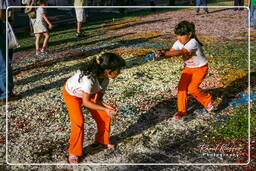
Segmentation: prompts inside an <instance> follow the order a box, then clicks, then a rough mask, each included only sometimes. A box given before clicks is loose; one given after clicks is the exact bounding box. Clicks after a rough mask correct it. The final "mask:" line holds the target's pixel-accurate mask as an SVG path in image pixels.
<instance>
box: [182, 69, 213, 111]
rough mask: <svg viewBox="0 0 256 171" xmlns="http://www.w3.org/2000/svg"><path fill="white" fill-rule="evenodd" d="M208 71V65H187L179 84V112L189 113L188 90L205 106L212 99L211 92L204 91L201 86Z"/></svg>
mask: <svg viewBox="0 0 256 171" xmlns="http://www.w3.org/2000/svg"><path fill="white" fill-rule="evenodd" d="M207 72H208V65H204V66H202V67H198V68H188V67H185V68H184V69H183V71H182V74H181V78H180V81H179V85H178V112H179V113H181V114H186V113H187V94H188V92H189V93H190V94H191V95H192V96H194V97H195V98H196V100H197V101H199V102H200V103H201V104H202V105H203V106H205V107H206V106H207V105H208V104H209V103H210V102H211V101H212V96H211V95H210V94H209V93H205V92H203V90H202V89H201V88H200V87H199V86H200V84H201V83H202V82H203V80H204V78H205V76H206V74H207Z"/></svg>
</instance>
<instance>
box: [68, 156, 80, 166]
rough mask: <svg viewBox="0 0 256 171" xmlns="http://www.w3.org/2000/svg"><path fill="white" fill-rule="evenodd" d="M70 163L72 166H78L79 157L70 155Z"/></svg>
mask: <svg viewBox="0 0 256 171" xmlns="http://www.w3.org/2000/svg"><path fill="white" fill-rule="evenodd" d="M68 162H69V163H70V164H77V163H78V156H74V155H72V154H69V155H68Z"/></svg>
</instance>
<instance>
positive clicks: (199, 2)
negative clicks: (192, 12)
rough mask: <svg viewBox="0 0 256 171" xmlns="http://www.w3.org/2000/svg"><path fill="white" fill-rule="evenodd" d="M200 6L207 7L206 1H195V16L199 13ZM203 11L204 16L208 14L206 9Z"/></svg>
mask: <svg viewBox="0 0 256 171" xmlns="http://www.w3.org/2000/svg"><path fill="white" fill-rule="evenodd" d="M200 5H203V6H207V0H196V6H197V8H196V14H197V15H199V12H200ZM204 11H205V13H206V14H208V13H209V11H208V8H207V7H204Z"/></svg>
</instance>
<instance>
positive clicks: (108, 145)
mask: <svg viewBox="0 0 256 171" xmlns="http://www.w3.org/2000/svg"><path fill="white" fill-rule="evenodd" d="M104 146H105V147H106V148H107V149H114V148H115V147H116V146H115V145H114V144H105V145H104Z"/></svg>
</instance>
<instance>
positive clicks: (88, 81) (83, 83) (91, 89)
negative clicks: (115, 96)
mask: <svg viewBox="0 0 256 171" xmlns="http://www.w3.org/2000/svg"><path fill="white" fill-rule="evenodd" d="M80 74H81V72H80V71H78V72H76V73H75V75H73V76H72V77H70V78H69V79H68V80H67V83H66V87H65V88H66V90H67V92H68V93H69V94H70V95H72V96H76V97H79V98H82V97H83V92H82V91H84V92H85V93H88V94H95V93H97V92H100V91H101V92H104V91H105V90H106V88H107V86H108V84H109V78H105V79H104V80H103V81H102V82H101V83H99V81H98V80H97V79H95V78H88V76H83V77H82V78H81V79H80V82H79V81H78V79H79V76H80Z"/></svg>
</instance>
